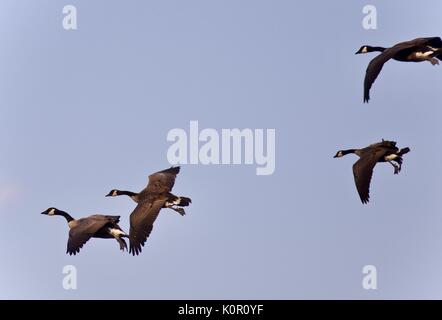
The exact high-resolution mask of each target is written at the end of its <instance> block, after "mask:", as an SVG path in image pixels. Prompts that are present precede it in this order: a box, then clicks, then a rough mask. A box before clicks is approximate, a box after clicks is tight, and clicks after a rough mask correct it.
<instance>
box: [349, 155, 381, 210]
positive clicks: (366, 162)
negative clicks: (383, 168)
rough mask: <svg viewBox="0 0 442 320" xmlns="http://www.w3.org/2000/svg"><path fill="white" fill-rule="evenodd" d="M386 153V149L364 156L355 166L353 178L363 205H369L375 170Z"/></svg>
mask: <svg viewBox="0 0 442 320" xmlns="http://www.w3.org/2000/svg"><path fill="white" fill-rule="evenodd" d="M385 153H386V151H385V149H384V150H383V149H378V150H375V151H373V152H370V153H367V154H365V155H364V156H362V157H361V158H360V159H359V160H358V161H356V162H355V164H354V165H353V176H354V179H355V184H356V189H357V190H358V193H359V197H360V198H361V201H362V203H368V201H369V200H370V182H371V177H372V175H373V169H374V167H375V166H376V163H377V162H378V161H379V159H380V158H381V157H383V156H384V155H385Z"/></svg>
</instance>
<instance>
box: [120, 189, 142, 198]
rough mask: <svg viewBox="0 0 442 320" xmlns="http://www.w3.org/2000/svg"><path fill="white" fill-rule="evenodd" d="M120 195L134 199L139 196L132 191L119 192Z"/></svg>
mask: <svg viewBox="0 0 442 320" xmlns="http://www.w3.org/2000/svg"><path fill="white" fill-rule="evenodd" d="M118 195H119V196H129V197H134V196H136V195H138V193H135V192H132V191H124V190H123V191H121V190H120V191H118Z"/></svg>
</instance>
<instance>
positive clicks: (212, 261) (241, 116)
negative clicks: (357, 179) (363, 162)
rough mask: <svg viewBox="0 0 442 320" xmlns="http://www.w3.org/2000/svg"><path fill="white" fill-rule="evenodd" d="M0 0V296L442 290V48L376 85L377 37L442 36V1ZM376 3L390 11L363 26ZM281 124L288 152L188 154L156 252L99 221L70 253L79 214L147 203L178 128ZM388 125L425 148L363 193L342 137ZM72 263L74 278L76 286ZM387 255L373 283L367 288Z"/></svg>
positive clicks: (439, 294) (374, 135) (398, 67)
mask: <svg viewBox="0 0 442 320" xmlns="http://www.w3.org/2000/svg"><path fill="white" fill-rule="evenodd" d="M66 4H72V5H75V6H76V8H77V10H78V13H77V14H78V30H76V31H65V30H64V29H63V28H62V18H63V15H62V8H63V5H64V3H63V4H62V3H59V2H54V1H30V0H29V1H25V0H23V1H12V0H6V1H2V2H1V4H0V33H1V36H0V38H1V39H2V43H3V45H2V50H0V70H1V76H0V114H1V117H0V146H1V148H2V150H3V154H2V157H0V167H1V168H3V170H1V171H0V214H1V217H2V232H1V233H0V257H1V258H0V261H1V263H0V298H6V299H8V298H21V299H30V298H40V299H49V298H55V299H79V298H85V299H90V298H96V299H106V298H122V299H203V298H205V299H224V298H231V299H254V298H256V299H296V298H320V299H322V298H330V299H340V298H351V299H353V298H362V299H372V298H386V299H391V298H394V299H398V298H438V299H441V298H442V289H441V285H440V284H441V283H442V272H441V270H442V258H441V250H440V248H441V246H442V233H441V232H440V229H441V226H442V216H441V211H440V204H439V201H438V199H439V197H440V192H441V187H440V180H441V173H440V170H439V169H438V167H437V164H439V163H440V161H441V158H442V153H441V151H440V150H439V148H438V146H439V145H440V142H441V141H440V140H441V139H440V137H441V132H440V131H441V129H440V123H439V119H440V118H441V108H440V107H441V104H440V97H439V92H440V83H441V80H442V69H441V68H442V66H437V67H433V66H431V65H430V64H429V63H419V64H414V63H400V62H395V61H392V62H389V63H388V64H386V65H385V67H384V69H383V71H382V73H381V75H380V76H379V78H378V79H377V81H376V82H375V84H374V86H373V88H372V93H371V97H372V100H371V101H370V103H369V104H368V105H367V104H365V105H364V104H363V103H362V93H363V92H362V83H363V77H364V74H365V68H366V66H367V64H368V62H369V61H370V59H371V58H372V57H374V55H370V56H368V55H361V56H359V55H357V56H355V55H354V52H355V51H356V50H357V49H358V48H359V47H360V46H361V45H363V44H370V45H380V46H386V47H388V46H390V45H393V44H395V43H397V42H400V41H404V40H410V39H413V38H416V37H420V36H440V35H441V30H442V21H441V20H440V12H441V11H440V9H442V3H440V1H425V2H419V3H416V2H414V1H388V2H386V1H370V2H369V3H367V2H366V1H352V2H351V3H350V2H344V1H341V2H335V3H329V2H326V1H288V0H287V1H283V0H278V1H261V0H260V1H256V0H255V1H252V0H241V1H233V0H227V1H202V0H194V1H188V0H186V1H178V0H176V1H170V0H166V1H127V2H125V3H124V4H123V3H122V2H121V1H103V0H102V1H93V2H91V1H84V0H81V1H80V0H78V1H74V0H72V1H69V2H68V3H66ZM366 4H373V5H375V6H376V8H377V11H378V29H377V30H365V29H363V28H362V25H361V21H362V19H363V17H364V15H363V14H362V8H363V6H364V5H366ZM191 120H197V121H198V122H199V126H200V127H201V128H214V129H217V130H221V129H222V128H252V129H255V128H264V129H267V128H274V129H275V130H276V170H275V172H274V174H273V175H269V176H257V175H256V174H255V166H250V165H206V166H205V165H185V166H183V167H182V170H181V173H180V175H179V177H178V179H177V182H176V185H175V188H174V193H176V194H178V195H184V196H189V197H191V198H192V199H193V203H192V205H191V207H189V208H188V209H187V215H186V216H185V217H180V216H179V215H177V214H176V213H175V212H173V211H170V210H168V211H166V210H164V211H163V212H162V213H161V215H160V217H159V218H158V220H157V222H156V224H155V228H154V231H153V233H152V235H151V237H150V238H149V240H148V242H147V246H146V247H145V249H144V251H143V254H142V255H141V256H139V257H137V258H134V257H132V256H130V255H128V254H122V253H121V252H120V251H119V250H118V245H117V243H116V242H115V241H113V240H94V239H93V240H91V241H90V242H89V243H87V244H86V245H85V247H84V248H83V250H82V251H81V253H80V254H79V255H78V256H75V257H69V256H67V255H66V254H65V249H66V240H67V234H68V227H67V225H66V222H65V221H64V220H63V219H62V218H61V217H46V216H42V215H40V214H39V213H40V212H41V211H43V210H45V209H46V208H48V207H50V206H56V207H58V208H59V209H62V210H65V211H67V212H69V213H71V214H72V215H73V216H74V217H77V218H79V217H83V216H87V215H90V214H94V213H102V214H119V215H121V216H122V222H121V226H122V227H123V228H124V229H125V230H126V231H128V229H129V220H128V217H129V214H130V212H131V211H132V210H133V208H134V204H133V203H131V201H130V200H129V199H124V198H113V199H109V198H105V197H104V195H105V194H107V192H108V191H109V190H110V189H112V188H121V189H128V190H134V191H137V190H141V188H143V187H144V186H145V185H146V183H147V175H148V174H150V173H152V172H155V171H158V170H161V169H164V168H167V167H169V166H170V164H169V163H168V162H167V156H166V155H167V149H168V147H169V146H170V144H171V143H170V142H168V141H167V139H166V137H167V133H168V132H169V130H171V129H174V128H183V129H185V130H188V127H189V122H190V121H191ZM381 138H385V139H392V140H396V141H398V145H399V146H401V147H405V146H409V147H410V148H411V149H412V152H410V153H409V154H407V155H406V156H405V164H404V166H403V170H402V172H401V173H400V174H399V175H397V176H394V175H393V168H392V167H391V166H390V165H388V164H381V165H379V166H377V168H376V169H375V173H374V178H373V181H372V188H371V189H372V190H371V202H370V204H369V205H365V206H364V205H362V204H361V203H360V201H359V198H358V196H357V193H356V190H355V187H354V183H353V176H352V172H351V166H352V164H353V162H354V161H355V160H356V158H354V157H352V156H348V157H346V158H343V159H333V158H332V156H333V155H334V154H335V152H336V151H337V150H339V149H346V148H353V147H363V146H366V145H368V144H370V143H373V142H376V141H379V140H380V139H381ZM65 265H74V266H76V268H77V272H78V275H77V276H78V289H77V290H64V289H63V287H62V280H63V274H62V269H63V267H64V266H65ZM364 265H375V266H376V267H377V270H378V289H377V290H370V291H367V290H364V289H363V288H362V286H361V282H362V277H363V275H362V268H363V266H364Z"/></svg>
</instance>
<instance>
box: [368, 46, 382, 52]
mask: <svg viewBox="0 0 442 320" xmlns="http://www.w3.org/2000/svg"><path fill="white" fill-rule="evenodd" d="M370 51H380V52H384V51H385V48H384V47H371V48H370Z"/></svg>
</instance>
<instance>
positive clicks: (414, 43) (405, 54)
mask: <svg viewBox="0 0 442 320" xmlns="http://www.w3.org/2000/svg"><path fill="white" fill-rule="evenodd" d="M374 51H380V52H382V53H381V54H379V55H378V56H376V57H375V58H374V59H373V60H371V61H370V63H369V64H368V67H367V71H366V73H365V80H364V102H367V103H368V100H370V88H371V86H372V85H373V83H374V81H375V80H376V78H377V76H378V75H379V73H380V72H381V70H382V67H383V66H384V63H385V62H387V61H388V60H390V59H394V60H397V61H404V62H421V61H429V62H430V63H431V64H432V65H437V64H439V61H438V59H439V60H442V40H441V39H440V38H439V37H432V38H417V39H414V40H411V41H406V42H401V43H398V44H396V45H394V46H393V47H391V48H383V47H371V46H366V45H365V46H362V47H361V48H360V49H359V50H358V51H357V52H356V54H361V53H368V52H374Z"/></svg>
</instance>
